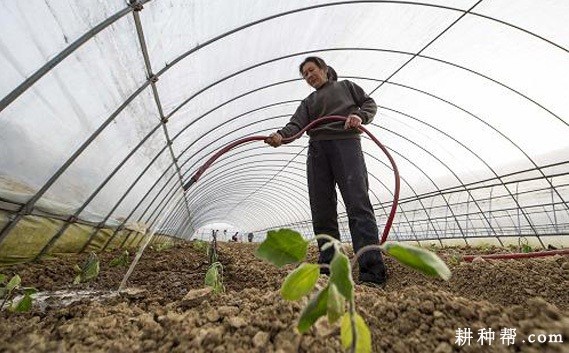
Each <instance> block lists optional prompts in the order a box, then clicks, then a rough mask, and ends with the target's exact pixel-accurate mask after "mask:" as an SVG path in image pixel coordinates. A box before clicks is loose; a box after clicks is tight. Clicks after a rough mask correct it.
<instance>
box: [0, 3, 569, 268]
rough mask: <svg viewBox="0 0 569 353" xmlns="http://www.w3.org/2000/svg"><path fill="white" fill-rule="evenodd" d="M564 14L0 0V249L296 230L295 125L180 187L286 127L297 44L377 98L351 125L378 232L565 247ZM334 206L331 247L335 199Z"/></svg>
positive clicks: (299, 199)
mask: <svg viewBox="0 0 569 353" xmlns="http://www.w3.org/2000/svg"><path fill="white" fill-rule="evenodd" d="M567 10H568V9H567V3H566V2H564V1H548V2H547V4H546V5H543V6H541V5H537V4H536V3H535V2H532V1H529V0H528V1H519V2H516V5H511V4H508V3H507V2H504V1H417V2H404V1H345V2H330V3H328V2H322V1H308V2H306V1H302V2H301V1H286V2H283V3H279V4H278V5H277V4H272V3H271V4H268V3H267V4H265V3H258V2H254V1H250V2H236V3H233V2H224V1H213V2H205V1H196V2H191V3H185V4H175V3H174V2H171V1H130V2H127V3H125V2H124V1H105V2H99V1H90V2H88V3H83V2H69V3H65V2H57V1H55V2H53V3H52V2H4V3H3V4H2V8H1V15H0V16H1V19H2V21H1V23H2V24H1V25H0V30H1V33H2V36H1V44H2V46H1V53H0V62H1V64H2V80H1V84H0V89H1V92H0V96H1V97H3V98H2V101H1V103H0V147H1V148H0V209H1V212H0V229H1V231H0V258H1V259H2V261H7V262H12V261H21V260H24V261H27V260H31V259H35V258H38V257H41V256H43V255H45V254H49V253H60V252H82V251H86V250H97V251H101V250H105V249H106V248H107V247H111V248H115V247H124V246H129V244H130V246H134V245H135V244H138V243H139V240H135V239H136V238H137V237H143V236H144V235H145V234H150V233H153V234H154V233H155V234H161V235H163V236H169V237H173V238H177V239H180V240H189V239H193V238H203V239H207V238H208V237H209V235H210V233H211V231H212V230H213V229H214V228H216V227H220V226H218V225H219V224H222V225H225V227H226V228H231V229H232V230H235V231H236V232H240V233H242V234H245V233H249V232H253V233H254V234H255V235H256V239H257V240H261V239H262V238H263V237H264V235H265V234H266V232H267V231H268V230H271V229H280V228H291V229H295V230H297V231H299V232H300V233H301V234H302V235H303V236H304V237H306V238H307V239H312V238H313V237H314V234H313V231H312V226H311V213H310V205H309V201H308V197H307V186H306V177H305V175H306V168H305V163H304V160H305V159H306V154H307V136H306V135H304V136H303V137H301V138H300V139H298V140H297V141H294V142H292V143H290V144H287V145H286V146H284V147H282V148H279V149H270V148H268V147H265V146H266V145H263V144H262V143H248V144H246V145H243V146H239V147H237V148H234V149H233V150H231V151H229V152H228V153H226V154H225V155H223V156H222V157H221V158H220V159H219V160H217V161H216V162H215V163H214V164H213V165H212V166H211V167H210V168H209V169H208V170H207V171H206V172H205V173H204V175H203V178H202V179H200V180H199V182H197V183H195V184H194V185H192V186H191V187H190V188H186V187H185V185H186V186H187V185H188V183H189V182H190V180H191V178H192V176H193V175H195V173H196V172H197V171H198V169H199V168H200V166H201V165H203V164H204V163H205V161H207V159H208V158H210V157H211V155H212V154H214V153H215V152H216V151H218V150H220V149H221V148H222V147H224V146H226V145H227V144H229V143H230V142H233V141H236V140H238V139H240V138H244V137H247V136H251V135H268V134H269V133H271V132H274V131H276V130H277V129H278V128H279V127H282V126H284V125H285V124H286V122H287V121H288V120H289V119H290V117H291V116H292V114H293V113H294V111H295V108H296V106H297V105H298V104H299V102H300V100H301V99H302V98H303V97H305V96H306V95H307V94H309V93H310V88H309V87H308V85H306V83H304V82H303V80H302V78H301V77H300V76H299V73H298V71H297V70H298V69H297V67H298V64H299V62H300V61H301V60H302V59H303V58H304V57H306V56H309V55H317V56H321V57H322V58H324V59H325V60H326V61H327V62H328V64H329V65H330V66H332V67H334V68H335V70H336V71H337V72H338V74H339V79H340V80H343V79H349V80H352V81H354V82H356V83H357V84H359V85H360V86H361V87H362V88H363V89H364V90H365V91H366V92H367V93H368V94H369V95H370V97H372V98H373V99H374V100H375V101H376V102H377V105H378V113H377V116H376V117H375V119H374V120H373V122H372V123H371V124H369V125H368V128H369V131H370V132H371V133H372V134H375V135H376V136H377V138H378V139H379V140H380V141H381V142H382V143H383V144H384V145H385V146H386V147H387V149H388V150H389V151H390V153H391V154H392V155H393V158H394V159H395V161H396V162H397V165H398V168H399V171H400V178H401V193H400V195H399V198H400V199H399V204H398V206H397V214H396V218H395V220H394V222H393V227H392V230H391V233H390V237H389V239H390V240H397V241H412V242H421V241H434V242H439V243H441V244H442V242H443V241H448V240H458V241H459V242H462V243H465V244H469V243H472V242H475V241H476V239H481V238H485V239H493V240H495V241H497V242H498V243H499V244H504V243H505V242H508V241H514V242H515V241H519V239H520V238H524V239H527V241H531V242H535V243H536V244H537V246H540V247H543V248H546V247H547V246H548V245H551V246H555V247H559V246H566V245H567V240H566V239H567V235H568V234H569V205H568V203H567V200H568V199H569V158H568V156H569V139H568V138H567V136H569V105H568V104H567V97H568V96H569V91H568V88H567V87H568V86H567V83H566V82H567V77H569V55H568V54H569V51H568V48H569V42H568V41H569V32H568V29H567V26H566V20H567V15H566V14H567V13H568V12H569V11H567ZM530 14H531V15H530ZM347 28H349V30H348V29H347ZM277 29H278V30H277ZM362 145H363V149H364V154H365V158H366V161H367V164H368V172H369V188H370V190H369V193H370V198H371V201H372V203H373V208H374V211H375V214H376V218H377V221H378V224H379V226H380V228H381V227H382V225H384V224H385V223H386V219H387V217H388V215H389V210H390V207H391V205H392V204H393V202H394V199H393V196H394V195H393V192H394V189H393V184H394V178H395V177H394V175H393V168H392V167H391V165H390V164H389V162H388V160H387V159H386V157H385V156H384V155H383V154H382V153H381V150H379V149H378V148H377V147H376V146H375V145H374V144H373V143H372V142H371V140H370V138H368V137H367V136H362ZM338 212H339V222H340V229H341V233H342V240H344V241H347V242H349V241H350V232H349V229H348V226H347V217H346V212H345V208H344V205H343V204H342V201H341V200H340V204H339V206H338ZM380 230H381V229H380ZM157 238H160V237H157Z"/></svg>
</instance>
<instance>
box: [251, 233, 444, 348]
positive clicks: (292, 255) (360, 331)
mask: <svg viewBox="0 0 569 353" xmlns="http://www.w3.org/2000/svg"><path fill="white" fill-rule="evenodd" d="M316 238H317V239H319V238H326V239H328V240H329V242H328V243H327V244H325V247H330V246H333V247H334V249H335V252H334V257H333V258H332V261H331V262H330V266H329V269H330V277H329V278H328V281H327V283H326V286H325V287H324V288H323V289H320V290H318V292H317V293H316V294H314V295H312V297H311V298H310V300H309V301H308V304H307V305H306V307H305V308H304V309H303V310H302V313H301V314H300V318H299V320H298V325H297V328H298V331H299V332H301V333H304V332H307V331H308V330H309V329H310V327H312V325H314V323H315V322H316V321H317V320H318V319H319V318H320V317H323V316H327V318H328V321H329V322H330V323H334V322H336V321H338V320H341V321H340V340H341V342H342V346H343V347H344V348H346V349H350V352H352V353H355V352H358V353H360V352H361V353H367V352H371V332H370V330H369V328H368V326H367V324H366V322H365V320H364V319H363V317H362V316H361V315H359V314H358V313H357V311H356V305H355V295H354V280H353V278H352V265H351V264H350V261H349V259H348V256H346V255H345V254H344V253H343V251H342V247H341V243H340V242H339V241H338V240H336V239H334V238H332V237H330V236H328V235H324V234H321V235H317V236H316ZM372 249H375V250H378V249H380V250H382V251H383V252H385V253H386V254H388V255H390V256H392V257H394V258H395V259H396V260H398V261H399V262H401V263H403V264H404V265H407V266H409V267H412V268H414V269H416V270H418V271H420V272H423V273H424V274H427V275H430V276H437V277H441V278H443V279H445V280H448V279H449V278H450V270H449V269H448V267H447V266H446V264H445V263H444V262H443V261H442V260H441V259H440V258H439V257H438V256H437V255H436V254H434V253H433V252H430V251H428V250H425V249H422V248H418V247H414V246H411V245H407V244H403V243H396V242H387V243H385V244H383V245H371V246H367V247H364V248H362V249H360V251H358V253H357V254H356V256H355V258H354V260H353V261H354V263H355V261H356V260H357V258H358V257H359V256H361V254H362V253H363V252H365V251H368V250H372ZM307 250H308V241H306V240H304V239H303V238H302V236H301V235H300V234H299V233H298V232H295V231H293V230H290V229H280V230H278V231H269V232H268V233H267V238H266V239H265V240H264V241H263V242H262V243H261V244H260V246H259V247H258V249H257V252H256V255H257V257H259V258H261V259H263V260H266V261H268V262H270V263H272V264H274V265H276V266H277V267H282V266H284V265H287V264H293V263H298V262H302V261H304V260H305V258H306V253H307ZM319 277H320V265H318V264H311V263H307V262H302V263H301V264H300V265H299V266H298V267H297V268H296V269H295V270H294V271H292V272H291V273H289V274H288V276H287V277H286V278H285V280H284V282H283V284H282V286H281V289H280V293H281V296H282V297H283V298H284V299H285V300H299V299H301V298H302V297H304V296H306V295H310V294H311V293H312V292H313V290H314V288H315V286H316V282H317V281H318V278H319ZM346 303H347V306H348V309H347V311H346Z"/></svg>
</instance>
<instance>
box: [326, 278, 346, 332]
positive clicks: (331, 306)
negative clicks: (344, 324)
mask: <svg viewBox="0 0 569 353" xmlns="http://www.w3.org/2000/svg"><path fill="white" fill-rule="evenodd" d="M344 303H345V300H344V297H342V295H341V294H340V292H338V288H337V287H336V285H335V284H334V283H330V285H329V289H328V321H330V323H332V324H333V323H334V322H336V321H338V319H339V318H341V317H342V315H343V314H344V311H345V310H344Z"/></svg>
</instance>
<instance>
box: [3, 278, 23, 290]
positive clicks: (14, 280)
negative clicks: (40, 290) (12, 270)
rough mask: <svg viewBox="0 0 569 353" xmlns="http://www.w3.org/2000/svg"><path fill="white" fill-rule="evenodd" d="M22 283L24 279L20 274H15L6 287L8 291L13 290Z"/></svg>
mask: <svg viewBox="0 0 569 353" xmlns="http://www.w3.org/2000/svg"><path fill="white" fill-rule="evenodd" d="M20 283H22V279H21V278H20V276H18V275H15V276H14V277H12V278H11V279H10V282H8V284H7V285H6V289H7V290H8V292H11V291H13V290H14V289H16V288H18V287H19V286H20Z"/></svg>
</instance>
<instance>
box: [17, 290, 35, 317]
mask: <svg viewBox="0 0 569 353" xmlns="http://www.w3.org/2000/svg"><path fill="white" fill-rule="evenodd" d="M31 308H32V297H30V296H29V295H28V294H26V295H24V297H23V298H22V300H20V301H19V302H18V304H16V305H15V306H14V307H13V311H15V312H17V313H23V312H26V311H30V309H31Z"/></svg>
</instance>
